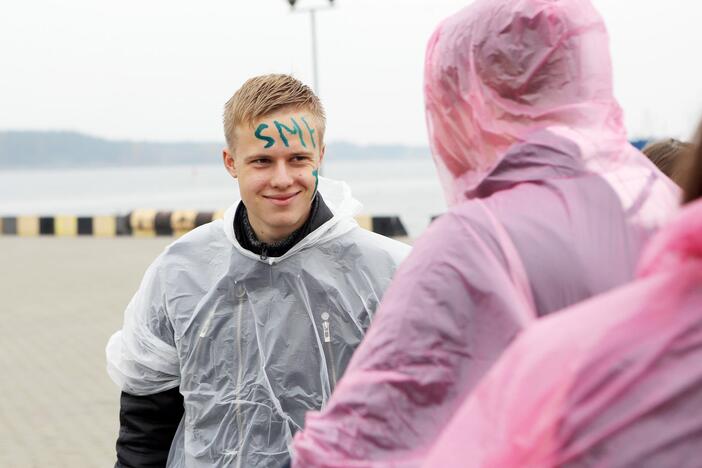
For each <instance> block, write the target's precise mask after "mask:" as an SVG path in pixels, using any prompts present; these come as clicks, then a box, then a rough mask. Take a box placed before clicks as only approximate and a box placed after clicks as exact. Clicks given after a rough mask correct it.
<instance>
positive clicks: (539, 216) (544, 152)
mask: <svg viewBox="0 0 702 468" xmlns="http://www.w3.org/2000/svg"><path fill="white" fill-rule="evenodd" d="M425 80H426V83H425V94H426V108H427V121H428V127H429V136H430V142H431V147H432V151H433V154H434V157H435V160H436V162H437V165H438V168H439V173H440V176H441V180H442V181H443V184H444V187H445V190H446V194H447V198H448V200H449V203H450V205H452V208H451V210H450V211H449V212H448V213H447V214H445V215H444V216H442V217H441V218H439V219H438V220H436V221H435V222H434V223H433V224H432V225H431V226H430V228H429V229H428V230H427V231H426V232H425V234H424V235H423V236H422V238H421V239H419V240H418V241H417V242H416V244H415V246H414V249H413V252H412V254H411V255H410V257H409V258H408V259H407V260H405V262H404V263H403V265H402V266H401V267H400V270H399V271H398V273H397V274H396V276H395V279H394V281H393V284H392V285H391V286H390V288H389V289H388V290H387V291H386V295H385V296H384V299H383V302H382V304H381V306H380V308H379V311H378V314H377V315H376V318H375V319H374V322H373V324H372V326H371V327H370V331H369V333H368V335H367V336H366V337H365V339H364V341H363V343H362V344H361V346H360V347H359V348H358V350H357V351H356V353H355V355H354V357H353V358H352V360H351V362H350V364H349V367H348V368H347V371H346V374H345V376H344V377H343V378H342V379H341V381H340V382H339V385H338V387H337V388H336V390H335V392H334V394H333V395H332V398H331V400H330V401H329V403H328V404H327V406H326V407H325V408H324V409H323V410H322V411H321V412H312V413H308V415H307V417H306V425H305V429H304V431H303V432H302V433H299V434H298V435H297V436H296V438H295V442H294V446H293V455H294V457H293V460H294V466H296V467H309V466H336V467H347V466H416V465H418V464H420V463H421V461H422V460H423V458H424V457H425V456H426V453H427V450H428V449H429V447H431V445H432V444H433V443H434V441H435V439H436V437H437V436H438V434H439V432H440V431H441V430H442V429H443V427H444V426H445V425H446V424H447V423H448V421H449V420H450V417H451V416H452V414H453V413H454V412H455V411H456V410H457V408H458V407H459V405H460V403H461V402H463V401H464V399H465V397H466V396H467V395H468V394H469V393H470V392H471V390H472V389H473V387H474V386H475V385H476V384H477V382H478V380H479V379H480V378H481V377H482V376H483V375H484V374H485V373H486V372H487V371H488V370H489V368H490V367H491V366H492V364H493V363H494V362H495V361H496V360H497V358H498V357H499V356H500V354H501V353H502V352H503V351H504V349H505V348H506V347H507V346H508V345H509V343H510V342H511V341H512V340H513V339H514V337H515V336H516V335H517V333H518V332H519V331H520V330H522V329H523V328H524V327H525V326H526V325H527V324H529V323H530V322H532V321H533V320H535V319H536V318H537V317H539V316H542V315H545V314H548V313H550V312H553V311H556V310H560V309H562V308H564V307H566V306H569V305H572V304H574V303H576V302H579V301H582V300H584V299H587V298H589V297H591V296H593V295H595V294H598V293H602V292H604V291H607V290H609V289H611V288H613V287H615V286H618V285H621V284H623V283H625V282H627V281H629V280H631V278H632V277H633V273H634V266H635V263H636V259H637V258H638V256H639V253H640V251H641V248H642V245H643V243H644V242H645V241H646V240H647V239H648V238H649V236H650V235H651V234H652V233H653V232H654V231H655V230H656V229H657V228H658V227H659V226H660V225H661V224H662V223H663V222H664V221H665V220H666V219H668V218H669V216H671V215H672V214H673V213H674V212H675V211H676V206H677V197H678V193H677V189H676V188H675V187H674V186H673V184H672V183H671V182H670V181H669V180H668V179H667V178H665V176H663V175H662V174H661V173H660V172H659V171H658V170H657V169H656V168H655V167H653V165H652V164H651V163H650V162H649V161H648V159H647V158H646V157H645V156H643V155H642V154H641V153H639V152H638V151H636V150H635V149H634V148H633V147H631V146H630V145H629V144H628V143H627V139H626V132H625V129H624V127H623V124H622V115H621V110H620V108H619V106H618V105H617V102H616V101H615V99H614V97H613V96H612V81H611V66H610V61H609V51H608V39H607V32H606V29H605V27H604V24H603V22H602V20H601V18H600V17H599V15H598V14H597V13H596V12H595V10H594V9H593V7H592V6H591V5H590V3H589V2H588V1H586V0H568V1H557V0H551V1H547V0H519V1H515V0H483V1H476V2H475V3H473V4H472V5H471V6H470V7H468V8H466V9H464V10H462V11H461V12H459V13H458V14H456V15H455V16H453V17H451V18H449V19H447V20H446V21H444V22H443V23H442V24H441V25H440V26H439V28H438V30H437V31H436V32H435V34H434V35H433V37H432V38H431V40H430V42H429V46H428V51H427V60H426V75H425Z"/></svg>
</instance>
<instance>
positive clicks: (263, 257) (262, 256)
mask: <svg viewBox="0 0 702 468" xmlns="http://www.w3.org/2000/svg"><path fill="white" fill-rule="evenodd" d="M267 258H268V251H267V250H266V248H265V247H263V248H262V249H261V260H263V261H265V260H266V259H267Z"/></svg>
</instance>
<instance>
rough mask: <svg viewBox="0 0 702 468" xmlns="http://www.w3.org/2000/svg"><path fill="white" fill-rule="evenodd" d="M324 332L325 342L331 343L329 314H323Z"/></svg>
mask: <svg viewBox="0 0 702 468" xmlns="http://www.w3.org/2000/svg"><path fill="white" fill-rule="evenodd" d="M322 320H324V321H323V322H322V332H323V334H324V342H325V343H331V331H330V330H329V314H328V313H327V312H324V313H323V314H322Z"/></svg>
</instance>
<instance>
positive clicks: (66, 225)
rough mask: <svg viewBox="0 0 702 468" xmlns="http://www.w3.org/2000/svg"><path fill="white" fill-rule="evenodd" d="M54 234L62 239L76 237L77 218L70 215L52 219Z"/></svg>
mask: <svg viewBox="0 0 702 468" xmlns="http://www.w3.org/2000/svg"><path fill="white" fill-rule="evenodd" d="M54 234H55V235H57V236H64V237H73V236H76V235H78V218H77V217H75V216H70V215H59V216H56V218H54Z"/></svg>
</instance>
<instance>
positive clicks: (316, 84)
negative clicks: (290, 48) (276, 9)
mask: <svg viewBox="0 0 702 468" xmlns="http://www.w3.org/2000/svg"><path fill="white" fill-rule="evenodd" d="M297 1H298V0H287V2H288V4H289V5H290V9H291V10H292V11H293V12H299V13H304V12H309V14H310V28H311V31H312V89H313V90H314V92H315V94H317V95H319V76H318V71H317V18H316V16H315V13H316V12H317V10H322V9H324V10H326V9H329V8H332V7H333V6H334V0H329V6H326V7H322V6H317V7H309V8H300V9H297V10H296V9H295V5H296V4H297Z"/></svg>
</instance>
